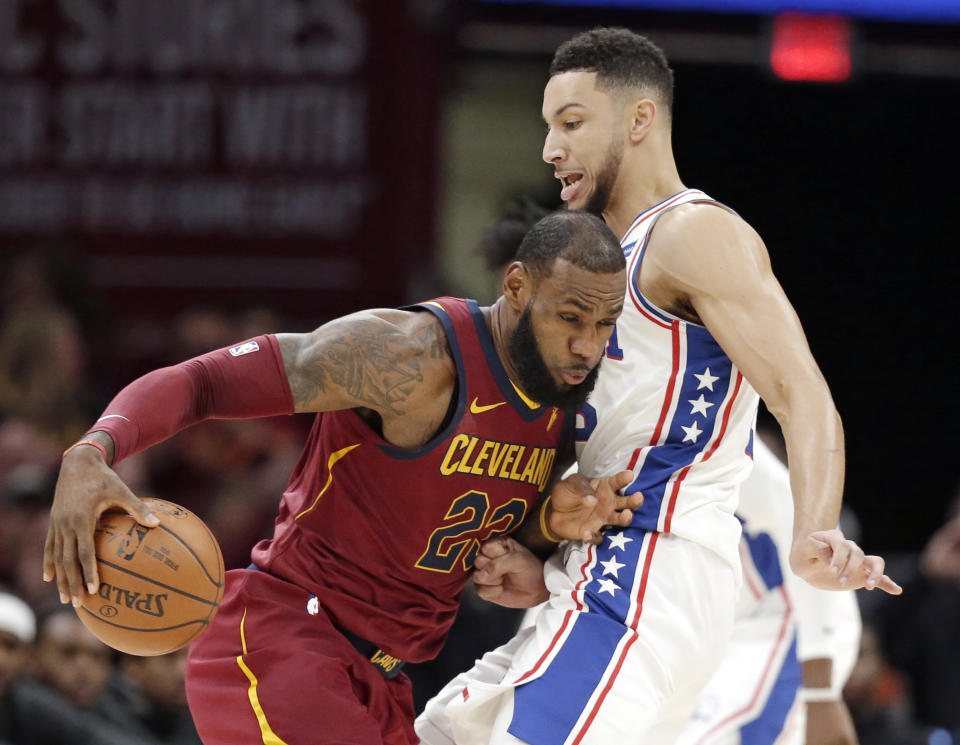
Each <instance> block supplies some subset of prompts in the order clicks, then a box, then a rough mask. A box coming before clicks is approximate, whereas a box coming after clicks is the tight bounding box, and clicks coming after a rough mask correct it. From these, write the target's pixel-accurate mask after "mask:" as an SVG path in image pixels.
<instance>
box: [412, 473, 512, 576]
mask: <svg viewBox="0 0 960 745" xmlns="http://www.w3.org/2000/svg"><path fill="white" fill-rule="evenodd" d="M526 511H527V503H526V502H524V501H523V500H522V499H511V500H510V501H509V502H507V503H506V504H502V505H500V506H499V507H497V509H495V510H493V512H492V514H488V513H490V499H489V497H488V496H487V494H486V493H485V492H482V491H468V492H467V493H466V494H461V495H460V496H459V497H457V498H456V499H455V500H453V504H451V505H450V509H449V510H447V515H446V519H448V520H449V519H454V520H455V522H453V523H450V524H449V525H444V526H442V527H440V528H437V529H436V530H434V531H433V533H431V534H430V540H429V541H428V542H427V548H426V550H425V551H424V552H423V555H422V556H421V557H420V558H419V559H418V560H417V564H416V565H417V566H418V567H419V568H420V569H426V570H428V571H431V572H451V571H453V569H454V568H455V567H456V566H457V562H458V561H462V562H463V570H464V571H468V570H469V569H470V567H472V566H473V560H474V559H475V558H477V551H479V550H480V543H481V541H485V540H487V539H489V538H495V537H496V536H498V535H504V534H505V533H509V532H510V531H511V530H513V528H515V527H516V526H517V525H519V524H520V522H521V521H522V520H523V516H524V514H525V513H526Z"/></svg>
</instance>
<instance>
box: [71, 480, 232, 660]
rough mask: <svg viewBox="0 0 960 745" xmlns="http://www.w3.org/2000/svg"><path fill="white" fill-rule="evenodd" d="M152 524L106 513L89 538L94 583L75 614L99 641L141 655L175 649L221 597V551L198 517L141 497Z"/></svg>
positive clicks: (190, 636)
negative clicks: (95, 573)
mask: <svg viewBox="0 0 960 745" xmlns="http://www.w3.org/2000/svg"><path fill="white" fill-rule="evenodd" d="M143 501H144V502H146V503H147V504H148V505H149V506H150V509H151V511H152V512H153V514H155V515H156V516H157V517H159V518H160V525H159V526H158V527H156V528H146V527H144V526H143V525H140V524H139V523H138V522H137V521H136V520H134V519H133V518H132V517H130V515H128V514H126V513H125V512H106V513H104V514H103V515H101V517H100V521H99V522H98V523H97V529H96V534H95V537H94V542H95V547H96V553H97V569H98V571H99V572H100V587H99V588H98V590H97V594H96V595H86V597H85V600H84V603H83V605H82V606H80V607H79V608H77V615H79V616H80V620H81V621H83V624H84V625H85V626H86V627H87V628H88V629H90V631H92V632H93V633H94V635H96V636H97V638H99V639H100V640H101V641H102V642H104V643H105V644H108V645H110V646H111V647H113V648H114V649H118V650H120V651H121V652H126V653H128V654H135V655H142V656H149V655H158V654H166V653H167V652H172V651H174V650H175V649H180V647H183V646H185V645H187V644H189V643H190V642H191V641H193V640H194V639H196V638H197V636H198V635H199V634H200V633H201V632H202V631H203V630H204V629H205V628H206V627H207V625H208V624H209V623H210V621H211V620H212V619H213V616H214V614H216V612H217V608H218V607H219V606H220V600H221V598H222V597H223V555H222V554H221V553H220V546H219V545H218V544H217V539H216V538H214V536H213V533H211V532H210V529H209V528H208V527H207V526H206V525H205V524H204V523H203V521H202V520H201V519H200V518H199V517H197V516H196V515H194V514H193V513H192V512H190V511H189V510H187V509H184V508H183V507H181V506H179V505H176V504H173V502H167V501H165V500H163V499H149V498H145V499H144V500H143Z"/></svg>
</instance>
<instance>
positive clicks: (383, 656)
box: [247, 563, 407, 679]
mask: <svg viewBox="0 0 960 745" xmlns="http://www.w3.org/2000/svg"><path fill="white" fill-rule="evenodd" d="M247 569H251V570H253V571H256V572H262V571H264V570H263V569H261V568H260V567H258V566H257V565H256V564H253V563H251V564H250V566H248V567H247ZM313 601H316V602H317V603H318V604H319V598H317V596H316V595H311V596H310V599H309V600H308V601H307V603H308V608H309V604H310V603H311V602H313ZM333 625H334V628H336V630H337V631H339V632H340V633H341V634H342V635H343V637H344V638H345V639H346V640H347V641H348V642H350V644H352V645H353V648H354V649H356V650H357V651H358V652H359V653H360V654H362V655H363V656H364V657H366V658H367V659H368V660H369V661H370V664H371V665H373V666H374V667H375V668H376V669H377V670H378V671H379V672H380V674H381V675H383V677H385V678H388V679H393V678H396V677H397V676H398V675H399V674H400V671H401V670H402V669H403V666H404V665H405V664H407V663H406V662H405V661H404V660H401V659H400V658H399V657H394V656H393V655H392V654H388V653H387V652H384V651H383V649H381V647H380V646H379V645H378V644H374V643H373V642H371V641H368V640H366V639H364V638H363V637H361V636H357V635H356V634H354V633H353V632H352V631H348V630H347V629H345V628H343V627H342V626H339V625H337V624H336V623H334V624H333Z"/></svg>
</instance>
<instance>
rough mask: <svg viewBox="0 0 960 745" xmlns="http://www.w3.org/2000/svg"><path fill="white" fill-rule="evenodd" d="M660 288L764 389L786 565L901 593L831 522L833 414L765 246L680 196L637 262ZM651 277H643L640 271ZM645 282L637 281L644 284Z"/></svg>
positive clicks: (831, 581)
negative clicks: (783, 490)
mask: <svg viewBox="0 0 960 745" xmlns="http://www.w3.org/2000/svg"><path fill="white" fill-rule="evenodd" d="M648 270H649V271H650V272H652V273H653V274H654V275H655V280H656V281H655V282H653V284H654V285H656V286H657V287H658V288H660V290H659V291H660V292H662V293H664V297H657V296H654V297H651V300H652V301H653V302H654V303H657V302H658V301H659V302H660V303H663V304H664V305H665V306H666V307H672V308H674V309H676V310H678V311H679V312H681V314H683V311H684V310H686V311H687V315H688V316H689V315H692V316H695V317H696V319H697V320H699V321H700V322H702V323H703V324H704V325H705V326H706V327H707V329H709V331H710V333H711V334H712V335H713V337H714V338H715V339H716V340H717V342H719V344H720V346H721V347H723V350H724V351H725V352H726V353H727V355H728V356H729V357H730V359H731V360H732V361H733V363H734V364H735V365H736V366H737V368H739V369H740V371H741V372H742V373H743V374H744V376H745V377H746V378H747V380H749V381H750V383H751V384H752V385H753V387H754V388H755V389H756V390H757V392H758V393H759V394H760V396H761V398H763V400H764V403H766V405H767V408H768V409H769V410H770V412H771V413H772V414H773V415H774V416H775V417H776V418H777V421H778V422H779V423H780V427H781V429H782V430H783V434H784V438H785V440H786V445H787V453H788V456H789V459H790V481H791V487H792V491H793V494H794V533H793V546H792V549H791V555H790V565H791V567H792V568H793V569H794V571H795V572H796V573H797V575H798V576H800V577H802V578H803V579H805V580H807V581H808V582H810V583H811V584H813V585H814V586H816V587H820V588H822V589H856V588H860V587H866V588H867V589H873V588H874V587H880V588H881V589H883V590H886V591H887V592H892V593H899V591H900V590H899V587H898V586H897V585H896V583H894V582H892V580H890V579H889V577H886V576H885V575H884V574H883V566H884V563H883V559H882V558H880V557H878V556H870V557H866V556H864V554H863V551H862V550H861V549H860V548H859V547H858V546H857V545H856V544H855V543H853V542H852V541H848V540H845V539H844V538H843V536H842V534H841V533H840V532H839V531H837V530H835V527H836V525H837V522H838V519H839V515H840V505H841V499H842V491H843V478H844V440H843V427H842V425H841V422H840V416H839V414H838V413H837V410H836V407H835V406H834V403H833V398H832V396H831V394H830V390H829V388H828V387H827V383H826V381H825V380H824V378H823V375H822V374H821V372H820V369H819V367H818V366H817V363H816V361H815V360H814V358H813V355H812V353H811V352H810V348H809V345H808V344H807V340H806V337H805V335H804V333H803V329H802V327H801V325H800V321H799V319H798V318H797V315H796V313H795V312H794V310H793V307H792V306H791V305H790V302H789V300H788V299H787V297H786V295H785V294H784V292H783V289H782V288H781V287H780V284H779V282H777V280H776V278H775V277H774V275H773V272H772V270H771V267H770V259H769V256H768V254H767V250H766V247H765V246H764V245H763V241H761V240H760V237H759V236H758V235H757V233H756V232H755V231H754V230H753V229H752V228H751V227H750V226H749V225H747V224H746V223H745V222H744V221H743V220H742V219H740V218H739V217H737V216H736V215H734V214H732V213H730V212H728V211H726V210H724V209H721V208H718V207H716V206H709V205H687V206H684V207H681V208H678V209H677V210H674V211H673V212H670V213H667V214H665V215H664V216H663V218H661V220H660V222H659V223H658V224H657V226H656V228H655V229H654V232H653V234H652V241H651V244H650V246H649V247H648V249H647V256H646V258H645V260H644V268H643V271H644V272H647V271H648ZM647 279H649V278H647ZM646 286H647V281H646V279H645V281H644V289H646Z"/></svg>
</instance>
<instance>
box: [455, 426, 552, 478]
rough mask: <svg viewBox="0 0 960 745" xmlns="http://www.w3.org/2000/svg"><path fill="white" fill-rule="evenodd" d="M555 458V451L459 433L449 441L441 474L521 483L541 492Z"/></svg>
mask: <svg viewBox="0 0 960 745" xmlns="http://www.w3.org/2000/svg"><path fill="white" fill-rule="evenodd" d="M556 457H557V449H556V448H541V447H528V446H526V445H520V444H517V443H511V442H500V441H499V440H485V439H482V438H480V437H477V436H476V435H469V434H465V433H461V434H458V435H457V436H456V437H454V438H453V439H452V440H451V441H450V445H449V447H448V448H447V452H446V454H445V455H444V456H443V461H441V463H440V473H442V474H443V475H444V476H452V475H453V474H455V473H466V474H472V475H474V476H486V477H488V478H498V479H508V480H510V481H522V482H524V483H527V484H534V485H535V486H536V487H537V489H539V490H540V491H543V490H544V489H545V488H546V486H547V482H548V481H549V480H550V472H551V470H552V468H553V462H554V460H555V459H556Z"/></svg>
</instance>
